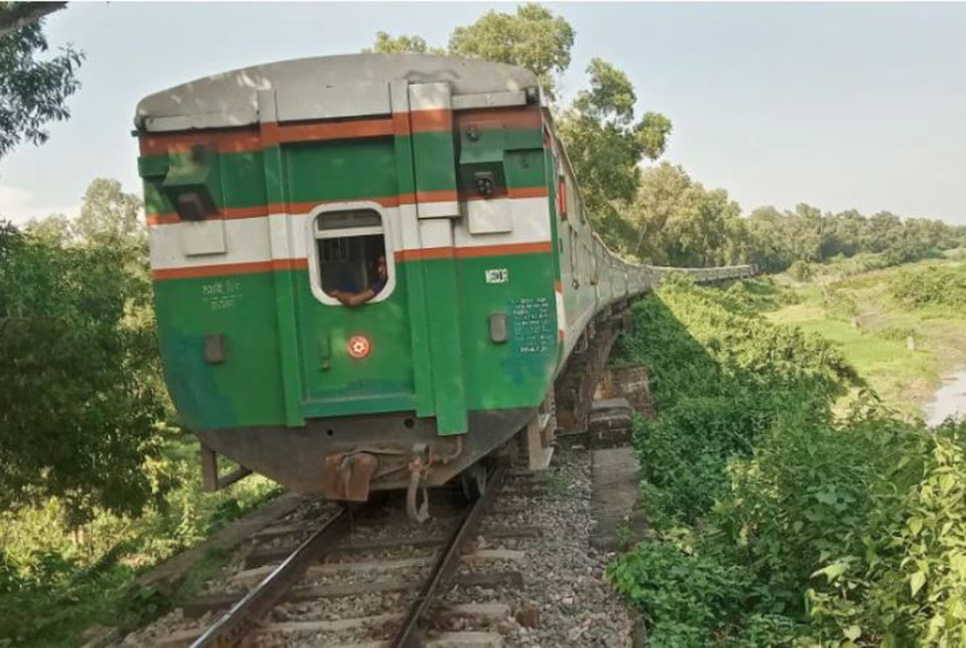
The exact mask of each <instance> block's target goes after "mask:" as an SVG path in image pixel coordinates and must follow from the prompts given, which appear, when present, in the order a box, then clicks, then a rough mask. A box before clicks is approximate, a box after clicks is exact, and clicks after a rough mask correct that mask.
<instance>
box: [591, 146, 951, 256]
mask: <svg viewBox="0 0 966 648" xmlns="http://www.w3.org/2000/svg"><path fill="white" fill-rule="evenodd" d="M622 212H623V213H624V214H625V217H624V218H623V222H622V223H621V226H620V227H619V228H614V227H611V228H609V229H608V230H605V231H604V232H602V235H603V236H604V237H605V240H607V242H608V244H609V245H611V246H612V248H616V249H617V250H620V251H621V252H622V253H623V254H625V255H627V256H631V257H636V258H638V259H639V260H641V261H646V262H650V263H657V264H662V265H682V266H711V265H722V264H728V263H745V262H751V263H757V264H759V266H761V268H762V269H763V270H766V271H768V272H781V271H784V270H787V269H788V268H789V267H791V265H792V264H793V263H795V262H796V261H799V262H803V263H820V262H823V261H828V260H830V259H833V258H835V257H851V256H854V255H856V254H860V253H874V254H880V255H883V257H884V261H885V262H886V265H894V264H897V263H903V262H906V261H913V260H916V259H920V258H924V257H926V256H928V255H930V254H933V253H935V252H938V251H941V250H944V249H951V248H955V247H959V246H962V245H966V226H962V225H960V226H954V225H949V224H947V223H944V222H942V221H939V220H931V219H926V218H906V219H902V218H900V217H899V216H897V215H895V214H893V213H891V212H887V211H883V212H879V213H876V214H874V215H872V216H865V215H863V214H861V213H860V212H858V211H857V210H854V209H851V210H848V211H843V212H839V213H831V212H822V210H820V209H819V208H817V207H813V206H811V205H806V204H800V205H798V206H797V207H796V208H795V209H794V210H793V211H788V210H785V211H779V210H778V209H776V208H774V207H760V208H758V209H755V210H754V211H753V212H751V214H749V215H747V216H745V215H743V214H742V213H741V208H740V207H739V206H738V203H736V202H735V201H733V200H731V199H729V197H728V192H727V191H725V190H724V189H705V188H704V186H702V185H701V183H700V182H696V181H694V180H692V179H691V178H690V177H689V176H688V174H687V173H686V172H685V171H684V169H682V168H681V167H680V166H674V165H671V164H669V163H667V162H665V163H663V164H660V165H657V166H654V167H650V168H648V169H645V170H643V171H642V173H641V182H640V187H639V189H638V192H637V195H636V197H635V200H634V202H633V203H632V204H630V205H624V206H623V209H622Z"/></svg>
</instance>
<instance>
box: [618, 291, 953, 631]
mask: <svg viewBox="0 0 966 648" xmlns="http://www.w3.org/2000/svg"><path fill="white" fill-rule="evenodd" d="M781 300H782V296H781V294H780V293H778V292H777V291H776V290H775V289H774V288H773V287H772V286H770V285H768V283H767V282H762V281H754V282H746V283H744V284H736V285H735V286H732V287H731V288H729V289H728V290H724V291H720V290H715V289H708V288H697V287H694V286H692V285H688V284H687V282H685V281H676V282H672V283H670V284H667V285H665V286H664V287H663V288H662V289H661V290H660V291H659V293H658V294H657V295H655V296H651V297H648V298H646V299H644V300H642V301H641V302H639V303H638V304H636V305H635V307H634V316H635V318H636V327H635V331H636V332H635V333H634V334H632V335H628V336H625V337H624V338H623V339H622V340H621V342H620V345H619V347H618V350H617V352H618V354H619V356H618V357H619V358H621V359H623V360H625V361H633V362H643V363H645V364H646V365H647V366H648V368H649V370H650V373H651V376H652V383H651V389H652V393H653V397H654V400H655V406H656V410H657V412H658V416H657V418H656V419H654V420H651V421H638V422H637V423H636V429H635V446H636V449H637V451H638V453H639V454H640V457H641V465H642V487H641V488H642V498H643V502H644V506H645V508H646V510H647V512H648V514H649V516H650V518H651V520H652V523H653V537H652V538H650V539H649V540H648V541H646V542H644V543H642V544H640V545H639V546H638V547H637V548H636V549H635V550H633V551H632V552H630V553H628V554H627V555H625V556H624V557H622V558H621V559H620V560H618V561H617V563H615V564H614V565H613V566H612V568H611V570H610V573H609V576H610V578H611V580H612V582H613V583H614V584H615V586H616V587H617V589H618V590H619V591H621V592H622V593H623V594H625V595H626V596H627V597H628V598H629V600H630V601H632V602H633V603H634V604H636V605H639V606H640V607H641V609H642V610H643V611H644V613H645V615H646V618H647V621H648V623H649V626H650V631H651V634H650V643H651V645H653V646H705V645H738V646H749V647H750V646H762V645H765V646H768V645H772V646H779V645H793V644H794V645H808V646H812V645H824V646H855V645H860V646H866V645H867V646H872V645H886V646H903V645H913V644H930V645H932V644H936V645H952V644H959V643H961V642H963V641H966V604H964V601H966V526H964V524H963V522H964V519H966V497H964V495H966V477H964V475H966V454H964V452H966V424H959V425H953V424H946V425H944V426H941V427H940V428H938V429H936V430H935V431H934V432H933V433H932V434H926V433H925V429H924V428H923V427H922V426H921V425H919V424H915V423H909V422H906V421H904V420H900V419H898V418H896V417H895V416H893V415H891V414H889V412H887V411H884V410H883V409H881V407H879V406H878V405H877V403H876V401H875V398H874V397H873V394H872V393H871V392H869V391H868V390H866V391H864V393H863V397H862V398H859V399H858V400H856V401H855V402H853V403H852V406H851V408H850V409H849V411H848V413H847V416H845V417H842V418H840V419H836V417H834V416H833V414H832V406H833V403H834V402H835V401H836V399H838V398H839V397H840V396H842V395H843V394H845V393H846V392H847V391H848V390H850V389H862V388H863V387H862V381H861V379H860V378H859V377H858V375H857V373H856V372H855V371H854V370H853V369H852V368H851V366H850V365H849V364H848V363H847V362H846V361H845V358H844V357H843V354H842V353H840V352H838V351H837V350H836V349H835V348H833V347H832V346H831V345H830V344H829V343H827V342H826V341H825V340H823V339H821V338H820V337H819V336H816V335H811V334H806V333H803V332H801V331H800V330H797V329H793V328H789V327H784V326H776V325H774V324H772V323H770V322H768V321H767V320H766V319H765V318H764V317H762V316H761V315H759V314H758V313H757V311H759V310H761V309H762V308H767V307H769V306H772V307H773V306H774V305H775V303H776V302H778V301H781Z"/></svg>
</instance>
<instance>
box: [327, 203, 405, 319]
mask: <svg viewBox="0 0 966 648" xmlns="http://www.w3.org/2000/svg"><path fill="white" fill-rule="evenodd" d="M310 221H311V234H312V242H311V246H310V252H309V272H310V273H311V277H312V292H313V293H314V294H315V296H316V297H317V298H318V299H319V300H320V301H322V302H323V303H325V304H330V305H333V306H335V305H346V306H361V305H362V304H365V303H369V302H379V301H382V300H383V299H385V298H386V297H388V296H389V294H390V293H391V292H392V290H393V288H394V287H395V279H396V277H395V267H394V265H395V264H394V263H393V255H392V245H391V244H390V245H387V240H388V237H387V235H386V234H387V230H386V222H385V219H384V218H383V215H382V214H381V213H380V212H379V211H376V210H375V209H340V210H333V211H320V212H317V213H316V214H315V216H314V218H312V219H310Z"/></svg>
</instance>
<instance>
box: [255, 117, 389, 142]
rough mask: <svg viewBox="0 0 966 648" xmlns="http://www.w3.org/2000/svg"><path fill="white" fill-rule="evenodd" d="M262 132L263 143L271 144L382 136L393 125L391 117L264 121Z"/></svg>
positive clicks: (387, 132) (387, 133) (386, 133)
mask: <svg viewBox="0 0 966 648" xmlns="http://www.w3.org/2000/svg"><path fill="white" fill-rule="evenodd" d="M262 132H263V142H264V145H265V146H271V145H273V144H280V143H290V142H315V141H320V140H332V139H355V138H361V137H382V136H386V135H392V134H393V132H394V127H393V120H392V119H391V118H381V119H355V120H351V121H350V120H347V121H326V122H316V123H310V124H293V125H282V124H277V123H266V124H264V125H263V131H262Z"/></svg>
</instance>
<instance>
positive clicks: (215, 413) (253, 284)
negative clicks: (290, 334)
mask: <svg viewBox="0 0 966 648" xmlns="http://www.w3.org/2000/svg"><path fill="white" fill-rule="evenodd" d="M274 292H275V290H274V284H273V277H272V274H271V273H265V274H251V275H234V276H227V277H206V278H197V279H179V280H171V281H157V282H155V284H154V298H155V309H156V312H157V321H158V338H159V340H160V345H161V357H162V360H163V364H164V373H165V382H166V383H167V384H168V389H169V390H170V392H171V398H172V400H173V401H174V403H175V406H176V407H177V408H178V413H179V414H180V416H181V418H182V420H183V421H184V423H185V424H186V425H187V426H188V427H190V428H193V429H207V428H220V427H233V426H243V425H275V424H279V423H282V422H284V420H285V411H284V402H283V394H282V375H281V367H280V364H279V349H278V342H277V335H278V329H277V323H276V315H275V312H274V309H273V308H271V307H269V308H266V305H269V304H274V303H275V294H274ZM214 334H222V335H224V336H225V338H226V340H227V345H226V347H227V360H226V361H225V362H224V363H222V364H209V363H208V362H206V361H205V358H204V338H205V336H207V335H214Z"/></svg>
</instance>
